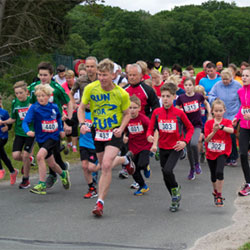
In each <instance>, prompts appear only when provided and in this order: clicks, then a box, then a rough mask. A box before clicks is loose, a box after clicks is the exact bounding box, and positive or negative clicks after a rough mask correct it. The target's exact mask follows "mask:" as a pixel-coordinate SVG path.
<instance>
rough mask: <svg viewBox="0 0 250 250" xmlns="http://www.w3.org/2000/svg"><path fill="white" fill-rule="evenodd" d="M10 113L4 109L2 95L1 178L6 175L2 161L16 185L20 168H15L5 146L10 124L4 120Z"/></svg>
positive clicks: (12, 183)
mask: <svg viewBox="0 0 250 250" xmlns="http://www.w3.org/2000/svg"><path fill="white" fill-rule="evenodd" d="M9 117H10V116H9V113H8V111H7V110H5V109H3V106H2V96H0V180H1V179H3V178H4V177H5V170H4V169H3V166H2V162H1V161H3V162H4V164H5V165H6V167H7V168H8V170H9V172H10V184H11V185H14V184H15V183H16V177H17V175H18V170H17V169H15V168H13V166H12V163H11V161H10V159H9V158H8V156H7V154H6V152H5V149H4V146H5V144H6V143H7V141H8V130H9V128H10V126H7V125H5V124H3V122H2V121H5V120H7V119H9Z"/></svg>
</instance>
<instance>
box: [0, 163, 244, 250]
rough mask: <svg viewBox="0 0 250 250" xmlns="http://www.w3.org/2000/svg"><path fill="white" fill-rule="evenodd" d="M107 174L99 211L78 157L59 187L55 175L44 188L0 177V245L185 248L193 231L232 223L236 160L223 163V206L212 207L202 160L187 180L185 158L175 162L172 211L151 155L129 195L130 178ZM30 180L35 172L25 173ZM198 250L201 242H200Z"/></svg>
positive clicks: (237, 179)
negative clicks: (176, 189)
mask: <svg viewBox="0 0 250 250" xmlns="http://www.w3.org/2000/svg"><path fill="white" fill-rule="evenodd" d="M120 169H121V168H120V167H117V168H116V169H114V170H113V180H112V184H111V187H110V190H109V193H108V196H107V198H106V200H105V205H104V215H103V217H101V218H96V217H94V216H93V215H92V213H91V211H92V209H93V207H94V205H95V201H96V199H90V200H86V199H83V198H82V196H83V195H84V194H85V193H86V191H87V185H86V182H85V180H84V178H83V173H82V170H81V167H80V164H78V165H74V166H72V167H71V169H70V175H71V183H72V187H71V189H70V190H68V191H67V190H64V189H63V187H62V184H61V182H60V180H59V181H58V182H57V184H56V185H55V187H53V188H52V189H50V190H48V192H47V195H44V196H42V195H36V194H32V193H30V192H29V191H28V190H19V189H18V184H19V182H18V183H17V184H15V186H13V187H11V186H10V185H9V182H5V183H1V184H0V202H1V205H0V215H1V216H0V249H1V250H5V249H16V250H20V249H35V250H37V249H39V250H42V249H70V250H71V249H90V250H107V249H110V250H116V249H117V250H120V249H121V250H122V249H128V250H134V249H142V250H144V249H145V250H146V249H153V250H160V249H168V250H170V249H171V250H179V249H188V248H190V247H191V246H192V245H193V244H194V242H195V241H196V240H197V239H199V238H200V237H202V236H204V235H206V234H207V233H209V232H212V231H216V230H218V229H220V228H223V227H226V226H228V225H230V224H231V223H232V220H231V218H232V215H233V214H234V212H235V207H234V205H233V202H234V200H235V199H236V197H237V191H238V189H239V187H240V185H241V184H242V182H243V174H242V171H241V168H240V167H225V185H224V193H223V196H224V197H225V198H226V200H225V206H224V207H222V208H218V207H215V206H214V204H213V197H212V194H211V192H212V188H211V183H210V175H209V171H208V166H207V164H202V170H203V173H202V174H201V175H199V176H197V177H196V179H195V180H194V181H189V180H187V174H188V171H189V167H188V161H187V160H183V161H179V163H178V165H177V167H176V168H175V174H176V178H177V181H178V182H179V184H180V185H181V187H182V188H181V193H182V200H181V206H180V209H179V211H178V212H176V213H172V212H170V211H169V205H170V196H169V194H168V192H167V190H166V188H165V186H164V183H163V179H162V174H161V171H160V166H159V162H156V161H155V160H152V161H151V169H152V174H151V177H150V179H148V180H147V184H148V186H149V188H150V191H149V192H148V193H146V194H145V195H143V196H140V197H136V196H134V195H133V192H134V190H131V189H130V188H129V186H130V184H131V183H132V182H133V180H132V178H131V177H130V178H129V179H125V180H121V179H119V178H118V172H119V170H120ZM31 181H32V184H36V183H37V181H38V179H37V177H35V178H32V180H31ZM201 250H202V249H201Z"/></svg>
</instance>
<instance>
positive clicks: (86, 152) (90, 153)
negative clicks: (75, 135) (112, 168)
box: [80, 147, 98, 165]
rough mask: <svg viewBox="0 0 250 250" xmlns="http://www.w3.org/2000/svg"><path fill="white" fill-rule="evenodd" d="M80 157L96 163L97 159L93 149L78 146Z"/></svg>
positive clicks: (82, 159)
mask: <svg viewBox="0 0 250 250" xmlns="http://www.w3.org/2000/svg"><path fill="white" fill-rule="evenodd" d="M80 158H81V161H84V160H88V161H89V162H92V163H94V164H96V165H97V163H98V160H97V156H96V153H95V149H92V148H85V147H80Z"/></svg>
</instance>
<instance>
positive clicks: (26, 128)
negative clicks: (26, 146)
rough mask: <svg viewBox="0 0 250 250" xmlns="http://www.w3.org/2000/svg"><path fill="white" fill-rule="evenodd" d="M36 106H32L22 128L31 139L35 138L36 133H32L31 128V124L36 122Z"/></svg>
mask: <svg viewBox="0 0 250 250" xmlns="http://www.w3.org/2000/svg"><path fill="white" fill-rule="evenodd" d="M33 107H34V106H33V105H31V107H30V108H29V110H28V112H27V114H26V116H25V118H24V120H23V122H22V128H23V130H24V132H25V133H26V134H27V135H28V136H30V137H34V136H35V132H33V131H31V130H30V128H29V123H31V122H32V121H34V115H35V112H34V108H33Z"/></svg>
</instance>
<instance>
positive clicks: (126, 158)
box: [123, 156, 129, 165]
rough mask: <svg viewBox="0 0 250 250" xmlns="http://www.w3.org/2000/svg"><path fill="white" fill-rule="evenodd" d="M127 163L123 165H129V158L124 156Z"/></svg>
mask: <svg viewBox="0 0 250 250" xmlns="http://www.w3.org/2000/svg"><path fill="white" fill-rule="evenodd" d="M124 159H125V162H124V163H123V165H127V164H129V159H128V157H127V156H124Z"/></svg>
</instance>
